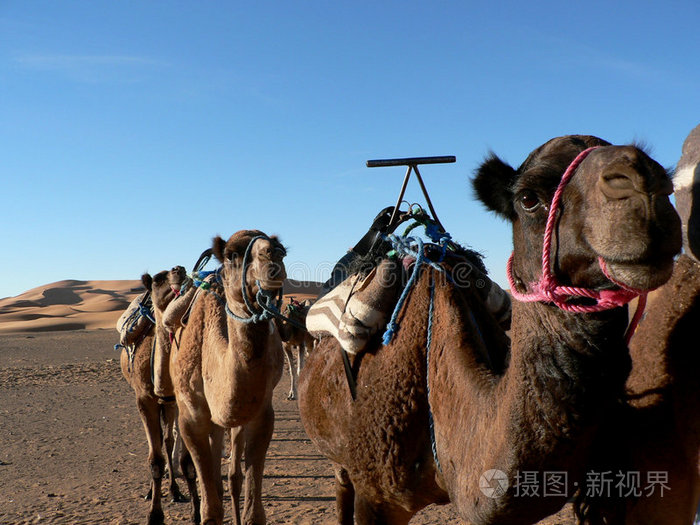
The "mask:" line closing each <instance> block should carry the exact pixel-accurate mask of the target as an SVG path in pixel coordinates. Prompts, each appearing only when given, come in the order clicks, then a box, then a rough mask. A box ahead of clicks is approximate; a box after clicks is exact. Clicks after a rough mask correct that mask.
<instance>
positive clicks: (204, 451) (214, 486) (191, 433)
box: [179, 407, 224, 525]
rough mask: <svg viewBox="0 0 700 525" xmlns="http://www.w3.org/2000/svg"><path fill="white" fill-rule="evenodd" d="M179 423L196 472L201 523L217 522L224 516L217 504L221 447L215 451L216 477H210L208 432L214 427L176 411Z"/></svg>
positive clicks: (210, 455) (210, 459) (202, 420)
mask: <svg viewBox="0 0 700 525" xmlns="http://www.w3.org/2000/svg"><path fill="white" fill-rule="evenodd" d="M180 408H181V407H180ZM179 422H180V432H181V433H182V439H183V441H184V442H185V445H186V446H187V450H188V451H189V453H190V457H191V458H192V463H194V468H195V470H196V472H197V477H198V478H199V488H200V490H201V506H200V513H201V519H202V523H204V525H221V524H222V523H223V519H224V516H223V514H224V511H223V507H222V505H221V498H220V497H219V493H220V489H219V486H220V485H221V473H220V472H221V449H219V450H218V451H217V453H218V456H217V460H218V461H219V479H218V480H216V479H214V477H215V476H214V472H213V470H214V469H213V464H214V459H213V458H212V443H211V441H210V434H211V432H212V430H214V429H213V428H212V427H213V425H212V424H211V422H210V421H207V420H205V419H204V418H197V417H196V416H195V415H194V414H192V413H189V414H183V413H182V412H180V417H179ZM219 441H220V439H219ZM188 480H189V477H188ZM195 517H196V514H195V515H193V520H194V518H195ZM195 523H196V522H195Z"/></svg>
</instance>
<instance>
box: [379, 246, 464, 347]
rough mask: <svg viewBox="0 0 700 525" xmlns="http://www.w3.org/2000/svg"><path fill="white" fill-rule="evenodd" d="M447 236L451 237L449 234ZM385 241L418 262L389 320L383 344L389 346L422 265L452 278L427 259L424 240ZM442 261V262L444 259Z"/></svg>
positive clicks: (398, 252) (398, 251)
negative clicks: (400, 313) (426, 265)
mask: <svg viewBox="0 0 700 525" xmlns="http://www.w3.org/2000/svg"><path fill="white" fill-rule="evenodd" d="M446 235H447V237H449V234H446ZM385 240H387V241H389V242H391V244H392V247H393V249H394V251H395V252H396V253H397V254H400V255H404V256H405V255H409V256H411V257H413V258H415V260H416V262H415V263H414V266H413V273H411V277H410V278H409V279H408V282H407V283H406V286H405V287H404V289H403V291H402V292H401V296H400V297H399V300H398V301H397V303H396V306H395V307H394V311H393V312H392V314H391V318H390V319H389V323H388V324H387V327H386V331H385V332H384V336H383V338H382V342H383V343H384V344H385V345H388V344H389V343H391V340H392V339H393V338H394V335H395V334H396V331H397V330H398V327H399V326H398V322H397V319H398V317H399V312H400V311H401V308H402V307H403V304H404V302H405V301H406V298H407V297H408V294H409V292H410V290H411V288H413V285H414V284H416V281H417V280H418V276H419V274H420V270H421V267H422V265H423V264H428V265H429V266H431V267H432V268H434V269H435V270H437V271H439V272H440V273H443V274H445V275H446V276H447V277H448V278H450V276H449V274H448V273H447V272H445V269H444V268H443V267H442V266H440V265H439V264H437V263H436V262H434V261H431V260H429V259H426V257H425V254H424V250H423V240H422V239H421V238H420V237H397V236H396V235H387V236H385ZM414 244H415V245H416V246H417V248H415V249H414V248H413V245H414ZM443 248H444V249H443V254H442V256H443V257H444V254H445V251H444V250H445V249H446V244H445V245H444V246H443ZM440 260H442V258H441V259H440Z"/></svg>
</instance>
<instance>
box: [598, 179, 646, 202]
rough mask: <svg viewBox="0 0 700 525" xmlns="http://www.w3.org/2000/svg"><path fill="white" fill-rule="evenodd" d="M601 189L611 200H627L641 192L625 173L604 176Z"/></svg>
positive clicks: (600, 185)
mask: <svg viewBox="0 0 700 525" xmlns="http://www.w3.org/2000/svg"><path fill="white" fill-rule="evenodd" d="M599 187H600V191H602V192H603V194H604V195H605V196H606V197H608V198H610V199H626V198H628V197H631V196H632V195H634V194H635V193H638V192H639V188H637V186H636V185H635V181H634V180H632V178H630V177H628V176H627V175H625V174H623V173H612V174H606V175H602V176H601V177H600V180H599Z"/></svg>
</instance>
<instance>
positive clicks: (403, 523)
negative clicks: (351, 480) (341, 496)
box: [355, 493, 413, 525]
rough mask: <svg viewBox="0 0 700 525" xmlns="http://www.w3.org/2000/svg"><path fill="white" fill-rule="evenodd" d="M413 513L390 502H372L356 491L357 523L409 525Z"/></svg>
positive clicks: (368, 524)
mask: <svg viewBox="0 0 700 525" xmlns="http://www.w3.org/2000/svg"><path fill="white" fill-rule="evenodd" d="M412 517H413V514H411V513H410V512H407V511H406V510H405V509H402V508H400V507H396V506H393V505H389V504H388V503H374V502H370V501H369V500H368V499H366V498H365V497H363V496H361V495H359V494H357V493H355V523H357V525H407V524H408V522H409V521H410V519H411V518H412Z"/></svg>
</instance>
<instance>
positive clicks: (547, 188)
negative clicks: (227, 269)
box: [299, 135, 681, 525]
mask: <svg viewBox="0 0 700 525" xmlns="http://www.w3.org/2000/svg"><path fill="white" fill-rule="evenodd" d="M592 148H594V149H592ZM567 166H568V168H567ZM562 174H565V176H563V175H562ZM566 181H568V182H566ZM473 184H474V188H475V191H476V194H477V196H478V197H479V199H480V200H481V201H482V202H483V203H484V204H485V205H486V206H487V208H489V209H490V210H492V211H494V212H496V213H497V214H498V215H499V216H501V217H502V218H505V219H508V220H509V221H510V222H511V223H512V226H513V244H514V250H513V255H512V258H511V261H510V264H509V269H510V272H509V274H510V276H511V280H512V287H511V291H512V292H513V295H514V297H515V298H516V299H518V300H517V301H515V302H514V304H513V310H512V321H511V332H510V347H509V341H508V338H507V336H506V333H505V332H504V330H503V329H502V328H500V327H499V326H498V324H497V322H496V320H495V319H494V318H493V317H492V316H491V315H490V314H488V310H487V309H486V308H485V306H484V303H483V301H482V300H481V299H480V298H479V295H478V293H477V290H476V288H477V286H474V283H472V282H471V281H470V282H468V283H460V282H459V281H457V280H454V278H453V280H450V279H448V278H445V276H444V274H445V273H446V274H447V275H448V276H450V275H452V274H451V273H450V270H451V268H454V267H456V266H457V265H458V264H459V263H457V262H456V261H454V260H450V259H449V258H447V259H446V260H445V261H444V262H443V263H442V268H443V270H442V271H438V270H437V269H436V268H434V267H432V266H428V265H424V266H423V268H424V269H423V270H422V272H421V273H420V274H419V275H418V277H417V278H416V280H415V284H414V285H413V287H412V289H410V293H409V294H408V295H407V298H406V300H405V302H404V303H403V306H402V309H401V310H400V311H399V314H400V315H399V317H398V319H399V326H400V329H399V330H398V332H397V333H396V334H395V335H394V338H393V340H391V342H390V343H389V344H387V345H384V346H382V345H381V344H380V341H379V338H377V339H376V340H375V341H374V344H373V345H369V346H368V347H367V349H366V350H365V352H364V353H360V354H358V355H357V356H354V358H353V359H352V363H351V364H352V370H353V372H354V374H355V382H356V398H355V399H354V400H353V399H352V398H351V394H350V392H349V390H348V388H347V382H346V377H345V372H344V368H343V363H342V359H341V355H340V349H339V344H338V343H337V341H336V340H335V339H333V338H324V339H322V340H321V341H319V342H318V343H317V345H316V347H315V349H314V352H312V353H311V354H310V355H309V357H308V358H307V361H306V364H305V367H304V369H303V370H302V373H301V376H300V379H299V410H300V414H301V418H302V423H303V425H304V428H305V429H306V432H307V434H308V435H309V437H310V438H311V439H312V441H313V442H314V443H315V445H316V446H317V447H318V449H319V450H320V451H321V452H322V453H323V454H324V455H325V456H327V457H328V458H329V459H331V460H332V461H333V462H334V464H335V465H336V505H337V512H338V522H339V523H341V524H350V523H353V516H354V519H355V520H356V521H355V522H356V523H358V524H378V523H385V524H392V525H397V524H405V523H408V522H409V520H410V519H411V517H412V516H413V515H414V514H415V513H416V512H417V511H418V510H420V509H421V508H423V507H425V506H427V505H429V504H432V503H447V502H448V501H451V502H452V503H453V504H454V507H455V509H456V510H457V512H458V513H459V514H460V516H461V517H462V518H463V519H464V520H465V521H468V522H469V523H473V524H480V525H484V524H496V523H498V524H525V523H534V522H536V521H537V520H538V519H541V518H543V517H545V516H548V515H550V514H552V513H554V512H556V511H557V510H558V509H560V508H561V507H562V506H563V505H564V503H565V502H566V500H567V497H568V496H570V495H571V494H573V491H574V490H576V485H575V483H578V482H580V481H581V480H582V479H583V475H584V473H585V471H586V465H587V463H588V462H589V460H590V456H589V449H590V448H591V447H592V445H593V442H594V440H595V439H596V437H598V436H599V435H600V434H601V433H602V432H604V430H605V428H606V425H609V424H610V422H609V418H610V417H611V416H612V415H613V414H615V413H616V407H617V406H618V405H619V403H620V400H621V398H622V397H623V394H624V386H625V381H626V379H627V376H628V373H629V369H630V357H629V352H628V350H627V345H626V343H625V339H624V336H625V332H626V329H627V324H628V313H627V307H626V306H625V304H624V303H625V301H628V300H629V299H630V298H631V297H633V296H634V295H636V294H637V293H639V292H636V291H635V292H632V291H628V289H629V290H632V289H635V290H649V289H652V288H655V287H658V286H660V285H662V284H663V283H664V282H666V281H667V280H668V278H669V277H670V276H671V272H672V268H673V259H674V256H675V255H676V254H677V253H678V252H679V250H680V247H681V238H680V223H679V219H678V215H677V214H676V212H675V210H674V209H673V207H672V205H671V203H670V201H669V198H668V196H669V194H670V193H671V190H672V187H671V181H670V178H669V176H668V174H667V172H666V171H665V170H664V169H663V168H662V167H661V166H660V165H659V164H658V163H656V162H655V161H654V160H652V159H651V158H650V157H649V156H648V155H646V154H645V153H644V152H643V151H641V150H640V149H638V148H637V147H634V146H612V145H610V144H609V143H608V142H606V141H604V140H602V139H599V138H596V137H593V136H577V135H574V136H565V137H558V138H555V139H552V140H550V141H549V142H547V143H545V144H544V145H542V146H540V147H539V148H537V149H536V150H534V151H533V152H532V153H531V154H530V155H529V156H528V158H527V159H526V160H525V162H524V163H523V164H522V165H521V166H520V167H519V168H518V169H517V170H516V169H514V168H512V167H510V166H509V165H508V164H506V163H505V162H503V161H502V160H500V159H499V158H498V157H496V156H495V155H492V156H490V157H489V158H488V159H487V160H486V161H485V162H484V163H483V164H482V165H481V166H480V168H479V169H478V171H477V174H476V177H475V179H474V181H473ZM558 185H561V186H558ZM557 188H559V190H558V191H556V193H555V189H557ZM555 196H556V197H557V200H556V202H553V201H554V197H555ZM550 210H552V213H551V214H550V213H549V212H550ZM548 224H549V226H547V225H548ZM545 233H546V234H547V235H545ZM404 264H406V263H404ZM544 269H546V275H543V270H544ZM455 273H456V272H455ZM470 275H473V276H476V275H478V273H477V272H471V273H470ZM453 281H454V282H453ZM557 283H559V287H555V285H556V284H557ZM467 284H469V286H467ZM536 292H539V294H538V293H536ZM602 308H604V309H602ZM589 310H592V311H589ZM596 310H600V311H596ZM523 473H531V474H532V473H534V474H536V475H539V476H540V481H541V480H542V476H543V475H544V474H545V473H556V474H559V478H558V480H556V479H555V481H558V482H559V484H555V485H553V487H552V488H553V489H555V490H550V493H549V494H547V495H544V494H542V492H541V491H540V492H539V493H538V494H527V493H526V492H524V490H525V489H526V488H527V485H526V484H525V483H524V482H523ZM525 479H527V478H525ZM523 487H524V488H523Z"/></svg>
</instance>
